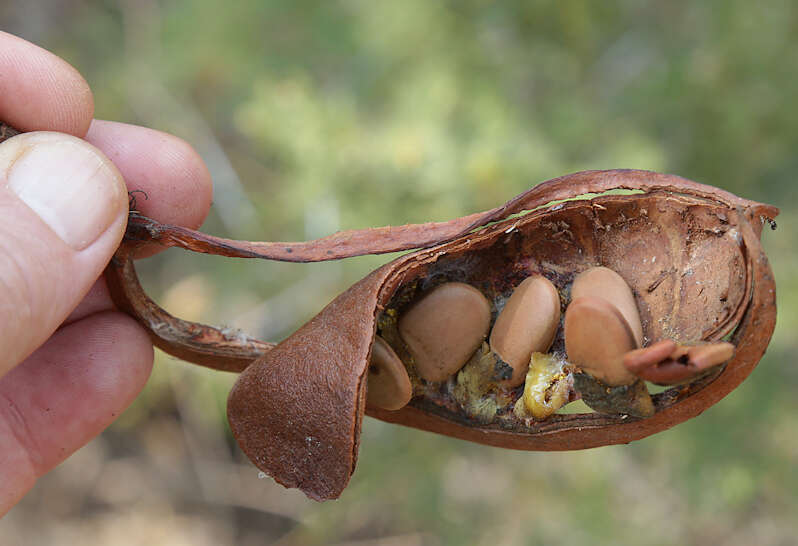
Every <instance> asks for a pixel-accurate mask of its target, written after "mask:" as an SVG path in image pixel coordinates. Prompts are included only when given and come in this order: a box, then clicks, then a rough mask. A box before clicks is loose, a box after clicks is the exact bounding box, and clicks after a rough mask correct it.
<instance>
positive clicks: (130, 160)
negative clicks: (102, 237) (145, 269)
mask: <svg viewBox="0 0 798 546" xmlns="http://www.w3.org/2000/svg"><path fill="white" fill-rule="evenodd" d="M86 140H88V141H89V142H91V143H92V144H94V145H95V146H97V147H98V148H99V149H100V150H102V151H103V152H104V153H105V154H106V155H107V156H108V157H109V158H110V159H111V161H113V162H114V164H115V165H116V166H117V167H118V168H119V170H120V172H121V173H122V175H123V176H124V178H125V181H126V182H127V187H128V191H133V190H140V191H141V192H144V194H139V193H137V194H135V197H136V210H138V211H140V212H141V213H142V214H144V215H145V216H149V217H150V218H153V219H155V220H158V221H159V222H162V223H166V224H176V225H180V226H185V227H188V228H191V229H196V228H198V227H199V226H200V225H201V224H202V222H203V221H204V220H205V217H206V216H207V215H208V210H209V209H210V206H211V199H212V193H213V190H212V185H211V176H210V173H209V172H208V168H207V167H206V166H205V162H203V161H202V158H201V157H200V156H199V154H197V152H196V151H194V148H192V147H191V146H190V145H189V144H188V143H186V142H185V141H184V140H182V139H180V138H177V137H175V136H172V135H169V134H166V133H162V132H160V131H155V130H153V129H147V128H144V127H137V126H135V125H127V124H124V123H116V122H111V121H100V120H95V121H94V122H93V123H92V124H91V128H90V129H89V133H88V134H87V135H86ZM144 195H146V198H145V197H144ZM162 248H163V247H161V246H160V245H152V246H151V247H149V248H148V249H145V252H142V253H139V254H138V256H139V257H143V256H145V255H151V254H154V253H155V252H156V251H158V250H161V249H162Z"/></svg>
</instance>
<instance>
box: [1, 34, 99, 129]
mask: <svg viewBox="0 0 798 546" xmlns="http://www.w3.org/2000/svg"><path fill="white" fill-rule="evenodd" d="M93 113H94V98H93V97H92V94H91V89H90V88H89V84H87V83H86V80H84V79H83V77H82V76H81V75H80V74H79V73H78V72H77V71H76V70H75V69H74V68H72V67H71V66H70V65H69V64H67V63H66V62H65V61H64V60H62V59H60V58H59V57H57V56H55V55H53V54H52V53H50V52H49V51H47V50H44V49H42V48H40V47H38V46H35V45H33V44H31V43H30V42H26V41H25V40H23V39H21V38H17V37H16V36H13V35H11V34H8V33H6V32H2V31H0V120H3V121H5V122H7V123H10V124H11V125H13V126H14V127H16V128H17V129H20V130H23V131H39V130H49V131H59V132H62V133H69V134H71V135H75V136H79V137H82V136H84V135H85V134H86V131H87V130H88V128H89V123H91V119H92V115H93Z"/></svg>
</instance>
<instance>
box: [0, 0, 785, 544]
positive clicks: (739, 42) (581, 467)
mask: <svg viewBox="0 0 798 546" xmlns="http://www.w3.org/2000/svg"><path fill="white" fill-rule="evenodd" d="M0 23H1V24H2V29H3V30H6V31H10V32H12V33H15V34H18V35H20V36H22V37H24V38H26V39H29V40H31V41H34V42H36V43H38V44H40V45H42V46H44V47H46V48H48V49H51V50H52V51H54V52H56V53H57V54H59V55H61V56H62V57H64V58H66V59H67V60H68V61H69V62H70V63H72V64H73V65H74V66H76V67H77V68H78V69H79V70H80V71H81V72H82V73H83V74H84V75H85V76H86V78H87V79H88V81H89V82H90V84H91V85H92V87H93V89H94V92H95V97H96V102H97V110H96V115H97V117H101V118H108V119H115V120H121V121H126V122H130V123H137V124H142V125H147V126H150V127H154V128H157V129H161V130H164V131H168V132H172V133H175V134H177V135H179V136H181V137H183V138H184V139H186V140H188V141H189V142H191V143H192V144H193V145H194V146H195V147H196V148H197V149H198V150H199V151H200V153H201V154H202V155H203V157H204V158H205V159H206V161H207V162H208V165H209V168H210V170H211V172H212V173H213V176H214V181H215V184H216V187H215V198H214V207H213V211H212V213H211V216H210V217H209V219H208V221H207V222H206V224H205V226H204V227H203V229H204V230H205V231H207V232H210V233H213V234H217V235H224V236H228V237H235V238H239V239H254V240H303V239H307V238H314V237H318V236H322V235H326V234H329V233H331V232H333V231H336V230H339V229H350V228H360V227H369V226H378V225H386V224H402V223H407V222H420V221H429V220H445V219H449V218H453V217H456V216H460V215H463V214H466V213H470V212H474V211H478V210H484V209H487V208H490V207H493V206H496V205H498V204H501V203H502V202H504V201H505V200H507V199H508V198H510V197H512V196H514V195H516V194H517V193H519V192H521V191H523V190H525V189H526V188H528V187H530V186H531V185H533V184H535V183H537V182H539V181H542V180H546V179H548V178H552V177H555V176H558V175H561V174H565V173H568V172H572V171H577V170H582V169H598V168H614V167H634V168H643V169H651V170H658V171H665V172H670V173H676V174H679V175H682V176H685V177H687V178H690V179H693V180H697V181H700V182H705V183H709V184H713V185H716V186H720V187H722V188H725V189H728V190H730V191H732V192H735V193H737V194H739V195H742V196H744V197H747V198H750V199H755V200H759V201H765V202H768V203H772V204H775V205H777V206H779V207H781V209H782V215H781V216H780V218H779V229H778V230H777V231H775V232H771V231H770V230H767V231H766V232H765V233H764V240H765V245H766V248H767V249H768V252H769V254H770V257H771V261H772V264H773V267H774V270H775V273H776V277H777V283H778V289H779V294H778V302H779V322H778V326H777V331H776V334H775V336H774V339H773V342H772V343H771V345H770V348H769V350H768V353H767V355H766V356H765V358H764V359H763V360H762V362H761V363H760V366H759V367H758V368H757V370H755V372H754V373H753V374H752V375H751V376H750V378H749V379H748V380H747V381H746V382H745V383H744V384H743V385H742V386H741V387H740V388H739V389H737V390H736V391H735V392H734V393H732V394H731V395H730V396H729V397H727V398H726V399H725V400H723V401H722V402H720V403H719V404H717V405H716V406H715V407H713V408H711V409H710V410H708V411H706V412H705V413H704V414H703V415H701V416H700V417H698V418H696V419H694V420H692V421H690V422H687V423H685V424H682V425H679V426H678V427H676V428H675V429H672V430H670V431H667V432H664V433H661V434H658V435H656V436H655V437H651V438H649V439H646V440H643V441H639V442H636V443H634V444H632V445H629V446H614V447H606V448H601V449H594V450H589V451H584V452H574V453H525V452H513V451H505V450H499V449H494V448H487V447H483V446H478V445H471V444H469V443H465V442H461V441H458V440H453V439H448V438H444V437H438V436H435V435H431V434H428V433H425V432H420V431H416V430H410V429H405V428H401V427H396V426H391V425H386V424H383V423H380V422H377V421H374V420H372V419H367V420H366V423H365V425H364V432H363V442H362V446H361V451H360V453H361V454H360V461H359V464H358V468H357V471H356V473H355V475H354V476H353V478H352V481H351V484H350V486H349V487H348V489H346V490H345V492H344V494H343V496H342V497H341V499H340V500H338V501H335V502H328V503H324V504H317V503H314V502H312V501H309V500H307V499H305V497H304V496H303V495H302V494H301V493H298V492H296V491H288V490H285V489H283V488H282V487H280V486H278V485H276V484H274V483H273V482H272V481H271V480H270V479H268V478H263V477H262V476H259V475H258V472H257V470H256V469H255V468H254V467H253V466H251V465H250V464H249V463H248V462H247V461H246V460H245V458H244V457H242V455H241V454H240V452H238V450H237V449H236V447H235V444H234V442H233V441H232V439H231V437H230V433H229V430H228V429H227V425H226V421H225V417H224V405H225V398H226V395H227V391H228V389H229V387H230V385H231V384H232V381H233V379H234V378H233V377H232V376H230V375H225V374H219V373H214V372H209V371H205V370H202V369H199V368H197V367H194V366H189V365H186V364H184V363H181V362H177V361H175V360H174V359H172V358H170V357H167V356H165V355H163V354H159V355H158V357H157V362H156V368H155V371H154V373H153V377H152V380H151V381H150V383H149V385H148V387H147V388H146V390H145V392H144V393H143V394H142V396H141V397H140V398H139V399H138V401H137V402H136V403H135V404H134V405H133V406H132V407H131V408H130V409H129V410H128V411H127V412H126V413H125V414H124V415H123V416H122V417H121V418H120V419H119V421H118V422H117V423H116V424H114V425H113V426H112V427H111V428H110V429H109V430H107V431H106V433H104V434H103V435H102V436H101V437H100V438H98V439H97V440H96V441H94V442H92V443H91V444H90V445H89V446H87V447H86V448H85V449H83V450H81V451H80V452H79V453H77V454H76V455H75V456H73V457H72V458H71V459H69V460H68V461H67V462H66V463H65V464H64V465H62V466H61V467H59V468H58V469H56V470H55V471H53V472H52V473H50V474H49V475H48V476H46V477H45V478H44V479H43V480H41V482H40V483H39V484H38V485H37V486H36V488H35V489H34V490H33V491H32V492H31V493H30V494H29V495H28V496H27V497H26V498H25V500H24V501H23V502H22V504H20V505H19V506H18V507H17V508H15V509H14V510H12V511H11V513H10V514H9V515H8V516H7V517H6V518H5V520H4V521H3V522H2V523H0V542H2V543H3V544H17V543H18V544H26V545H28V544H108V545H133V544H162V545H183V544H191V545H205V544H208V545H216V544H241V545H256V544H270V543H277V544H292V545H293V544H298V545H303V544H330V543H333V544H383V545H395V544H440V545H448V544H488V545H491V546H493V545H505V544H508V545H509V544H541V545H544V544H545V545H552V544H554V545H557V544H626V543H634V544H640V545H667V544H677V543H678V544H707V543H717V544H732V545H736V544H741V545H742V544H746V545H748V544H779V545H782V544H783V545H788V544H796V543H798V523H796V514H798V494H797V493H796V491H798V474H797V473H796V471H795V468H796V465H797V464H798V426H797V425H796V423H798V417H796V415H797V414H798V402H797V401H796V400H798V398H796V392H797V391H798V368H796V366H795V365H794V356H791V355H795V354H796V350H797V349H798V338H797V337H796V336H795V334H794V332H795V331H796V328H798V316H797V315H796V313H798V305H796V284H798V276H797V275H796V273H798V255H796V252H795V251H794V250H793V249H794V240H795V237H796V235H797V234H798V227H797V224H796V222H795V219H796V212H798V202H796V185H795V181H794V173H796V172H798V154H796V150H798V109H797V108H796V107H795V100H796V97H798V77H797V75H796V73H797V72H798V43H797V40H798V38H796V37H797V36H798V4H796V3H795V2H791V1H788V0H784V1H772V2H766V3H765V2H763V3H755V2H749V1H742V0H731V1H710V2H702V3H698V2H667V3H666V2H638V1H631V0H629V1H606V2H589V1H562V2H555V1H542V2H523V1H505V2H491V1H480V0H468V1H465V0H460V1H448V2H443V1H431V0H405V1H395V2H388V1H382V2H380V1H373V0H371V1H370V0H344V1H331V2H303V1H296V0H283V1H275V0H238V1H235V2H227V3H221V2H215V1H211V0H129V1H124V0H104V1H89V0H57V1H47V0H5V1H4V2H2V3H1V4H0ZM152 197H154V198H157V196H152ZM386 259H387V258H386V257H376V258H375V257H370V258H357V259H353V260H348V261H346V262H344V263H330V264H316V265H293V264H275V263H254V262H245V261H240V260H224V259H220V258H211V257H202V256H191V255H187V254H186V253H181V252H180V251H168V252H166V253H164V254H162V255H160V256H158V257H156V258H153V259H150V260H147V261H146V262H143V263H142V264H141V265H140V272H141V275H142V277H143V279H144V281H145V285H146V286H147V289H148V291H149V292H150V293H151V294H153V295H155V296H156V298H157V299H158V301H160V302H161V303H162V304H163V305H164V306H165V307H167V309H169V310H170V311H172V312H174V313H175V314H177V315H180V316H183V317H186V318H193V319H195V320H201V321H205V322H210V323H215V324H224V325H228V326H234V327H239V328H242V329H243V330H245V331H247V332H249V333H251V334H254V335H257V336H259V337H261V338H263V339H270V340H279V339H281V338H283V337H285V336H286V335H287V334H288V333H290V332H291V331H292V330H293V329H294V328H296V327H297V326H298V325H300V324H301V323H302V322H304V321H305V320H307V319H308V318H310V317H311V316H313V315H314V314H315V313H316V312H317V311H318V310H320V309H321V308H322V307H323V305H324V304H326V303H327V302H328V301H329V300H330V299H331V298H333V297H334V296H335V295H336V294H338V293H339V292H340V291H342V290H344V289H345V288H346V287H348V286H349V285H350V284H351V283H353V282H354V281H356V280H357V279H359V278H360V277H361V276H363V275H364V274H365V273H367V272H368V271H370V270H371V269H372V268H373V267H375V266H376V265H378V264H380V263H383V262H384V261H386ZM790 332H793V334H790Z"/></svg>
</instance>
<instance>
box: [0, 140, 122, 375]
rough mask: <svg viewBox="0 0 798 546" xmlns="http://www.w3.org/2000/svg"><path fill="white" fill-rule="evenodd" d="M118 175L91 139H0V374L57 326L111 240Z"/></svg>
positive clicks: (116, 236)
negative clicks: (0, 142)
mask: <svg viewBox="0 0 798 546" xmlns="http://www.w3.org/2000/svg"><path fill="white" fill-rule="evenodd" d="M126 194H127V190H126V188H125V182H124V180H123V179H122V175H121V174H119V171H118V170H117V169H116V167H115V166H114V165H113V163H111V161H110V160H109V159H108V158H106V157H105V156H104V155H103V154H102V152H100V151H99V150H98V149H97V148H95V147H94V146H92V145H90V144H88V143H87V142H85V141H83V140H80V139H78V138H75V137H72V136H68V135H64V134H60V133H47V132H39V133H25V134H22V135H18V136H16V137H14V138H11V139H9V140H6V141H5V142H3V143H2V144H0V376H2V375H3V374H5V373H6V372H7V371H8V370H10V369H11V368H13V367H14V366H16V365H17V364H19V363H20V362H21V361H22V360H24V359H25V358H26V357H27V356H28V355H29V354H31V353H32V352H33V351H34V350H35V349H36V348H37V347H38V346H39V345H41V344H42V343H44V342H45V341H46V340H47V339H48V338H49V337H50V335H52V333H53V332H54V331H55V330H56V329H57V328H58V326H59V325H60V324H61V322H63V320H64V319H65V318H66V317H67V316H68V315H69V313H70V312H71V311H72V309H74V308H75V307H76V306H77V304H78V303H79V302H80V300H81V299H82V298H83V296H84V295H85V294H86V292H88V290H89V288H90V287H91V286H92V284H93V283H94V281H95V280H96V279H97V277H98V276H99V275H100V273H101V272H102V270H103V268H104V267H105V265H106V264H107V263H108V261H109V260H110V258H111V256H112V255H113V253H114V250H115V249H116V247H117V246H118V245H119V242H120V240H121V238H122V235H123V233H124V229H125V222H126V219H127V209H128V204H127V195H126Z"/></svg>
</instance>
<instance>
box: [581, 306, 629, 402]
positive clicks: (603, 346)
mask: <svg viewBox="0 0 798 546" xmlns="http://www.w3.org/2000/svg"><path fill="white" fill-rule="evenodd" d="M635 348H636V343H635V338H634V334H633V333H632V329H631V328H630V327H629V324H628V323H627V322H626V319H625V318H624V317H623V315H621V313H620V311H618V309H617V308H616V307H615V306H614V305H612V304H611V303H609V302H608V301H607V300H604V299H602V298H597V297H591V296H582V297H580V298H577V299H575V300H573V301H571V304H570V305H569V306H568V309H566V310H565V352H566V353H567V354H568V360H569V361H570V362H571V363H573V364H576V365H577V366H579V367H580V368H582V370H584V371H585V372H587V373H589V374H590V375H591V376H593V377H595V378H596V379H598V380H599V381H601V382H603V383H605V384H607V385H610V386H619V385H629V384H631V383H633V382H634V381H635V380H636V379H637V378H636V377H635V376H634V374H632V373H631V372H630V371H629V370H627V369H626V367H625V366H624V365H623V357H624V355H625V354H626V353H628V352H629V351H631V350H632V349H635Z"/></svg>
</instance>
